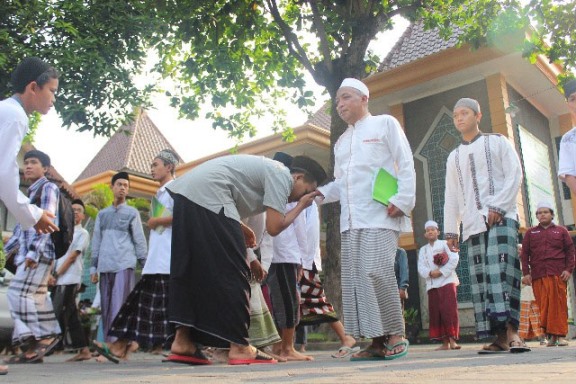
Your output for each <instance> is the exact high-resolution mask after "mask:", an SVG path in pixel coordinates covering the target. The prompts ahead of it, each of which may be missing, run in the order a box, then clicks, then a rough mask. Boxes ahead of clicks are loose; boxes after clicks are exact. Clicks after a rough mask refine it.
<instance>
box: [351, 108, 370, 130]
mask: <svg viewBox="0 0 576 384" xmlns="http://www.w3.org/2000/svg"><path fill="white" fill-rule="evenodd" d="M370 116H372V114H371V113H370V112H368V113H367V114H365V115H364V116H362V117H361V118H360V120H358V121H356V123H354V124H349V125H348V126H349V127H357V126H358V125H359V124H362V123H363V122H364V121H365V120H366V119H367V118H369V117H370Z"/></svg>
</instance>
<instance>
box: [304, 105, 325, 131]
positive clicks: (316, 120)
mask: <svg viewBox="0 0 576 384" xmlns="http://www.w3.org/2000/svg"><path fill="white" fill-rule="evenodd" d="M331 121H332V118H331V116H330V102H327V103H325V104H324V105H323V106H322V107H320V109H319V110H318V111H316V113H314V114H313V115H312V116H311V117H310V118H309V119H308V121H306V123H304V125H307V124H309V125H314V126H316V127H319V128H324V129H326V130H330V122H331Z"/></svg>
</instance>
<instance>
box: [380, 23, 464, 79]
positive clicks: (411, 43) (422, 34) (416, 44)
mask: <svg viewBox="0 0 576 384" xmlns="http://www.w3.org/2000/svg"><path fill="white" fill-rule="evenodd" d="M460 34H461V32H460V31H459V30H457V29H456V30H455V31H454V33H453V34H452V35H451V36H450V38H449V39H448V40H445V39H443V38H442V37H441V36H440V32H439V31H438V29H437V28H433V29H429V30H425V29H424V24H423V23H422V22H418V23H411V24H410V25H409V26H408V28H406V31H404V33H403V34H402V36H401V37H400V39H398V41H397V42H396V44H395V45H394V47H392V49H391V50H390V52H388V55H387V56H386V58H385V59H384V60H383V61H382V63H381V64H380V66H379V67H378V72H386V71H388V70H390V69H393V68H396V67H400V66H402V65H404V64H408V63H411V62H413V61H416V60H418V59H421V58H424V57H426V56H430V55H433V54H434V53H438V52H441V51H444V50H446V49H448V48H453V47H455V46H456V45H457V44H458V38H459V36H460Z"/></svg>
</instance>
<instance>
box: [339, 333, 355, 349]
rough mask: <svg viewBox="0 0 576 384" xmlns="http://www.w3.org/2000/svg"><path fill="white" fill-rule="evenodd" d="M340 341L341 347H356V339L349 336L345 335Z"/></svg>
mask: <svg viewBox="0 0 576 384" xmlns="http://www.w3.org/2000/svg"><path fill="white" fill-rule="evenodd" d="M341 341H342V346H343V347H349V348H352V347H353V346H355V345H356V339H355V338H353V337H352V336H350V335H346V336H345V337H344V340H341Z"/></svg>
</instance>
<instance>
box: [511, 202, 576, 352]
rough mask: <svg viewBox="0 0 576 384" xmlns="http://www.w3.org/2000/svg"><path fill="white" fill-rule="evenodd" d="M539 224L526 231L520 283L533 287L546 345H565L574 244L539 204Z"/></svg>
mask: <svg viewBox="0 0 576 384" xmlns="http://www.w3.org/2000/svg"><path fill="white" fill-rule="evenodd" d="M536 217H537V218H538V221H539V222H540V224H538V225H537V226H535V227H532V228H530V229H528V231H526V235H525V236H524V240H523V241H522V254H521V260H522V271H523V273H524V276H523V277H522V282H523V283H524V284H526V285H532V288H533V290H534V296H535V297H536V302H537V303H538V306H539V307H540V324H541V326H542V328H544V330H545V331H546V333H547V334H548V335H550V338H549V339H548V340H549V342H548V346H556V345H559V346H566V345H568V342H567V341H566V340H565V337H566V334H567V333H568V302H567V300H566V296H567V290H568V279H569V278H570V276H571V275H572V271H573V270H574V243H572V239H571V238H570V234H569V233H568V231H567V230H566V228H564V227H561V226H558V225H556V224H554V223H553V222H552V219H553V218H554V210H553V208H552V205H551V204H550V203H548V202H545V201H544V202H540V203H538V207H537V209H536Z"/></svg>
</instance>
